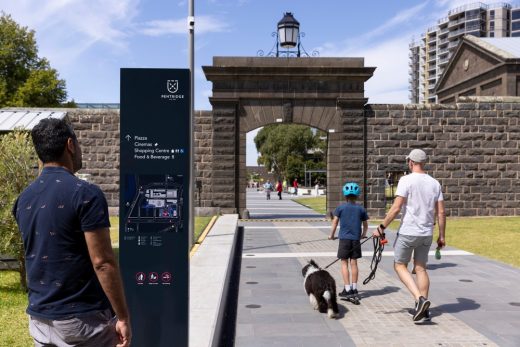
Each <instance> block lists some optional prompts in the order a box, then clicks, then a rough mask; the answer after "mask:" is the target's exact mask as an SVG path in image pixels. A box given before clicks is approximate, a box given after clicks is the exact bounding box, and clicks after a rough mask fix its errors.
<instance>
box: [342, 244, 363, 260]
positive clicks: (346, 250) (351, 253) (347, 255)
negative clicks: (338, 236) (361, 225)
mask: <svg viewBox="0 0 520 347" xmlns="http://www.w3.org/2000/svg"><path fill="white" fill-rule="evenodd" d="M338 258H339V259H359V258H361V242H360V241H359V240H339V246H338Z"/></svg>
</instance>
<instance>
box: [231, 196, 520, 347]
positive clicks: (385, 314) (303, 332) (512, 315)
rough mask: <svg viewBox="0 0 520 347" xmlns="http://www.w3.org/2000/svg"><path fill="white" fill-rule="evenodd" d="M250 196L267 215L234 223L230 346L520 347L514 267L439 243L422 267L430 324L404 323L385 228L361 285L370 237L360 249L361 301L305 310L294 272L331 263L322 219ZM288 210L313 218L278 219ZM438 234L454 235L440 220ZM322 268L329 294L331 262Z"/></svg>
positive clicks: (403, 301)
mask: <svg viewBox="0 0 520 347" xmlns="http://www.w3.org/2000/svg"><path fill="white" fill-rule="evenodd" d="M258 196H260V195H259V193H258V192H256V191H253V192H248V209H249V210H250V213H251V217H253V218H254V216H258V215H260V213H263V214H262V216H268V218H269V219H270V220H267V221H266V220H262V221H260V220H256V221H245V222H242V223H241V224H242V225H243V226H244V227H245V234H244V245H243V256H242V265H241V274H240V288H239V298H238V310H237V311H238V316H237V326H236V339H235V345H236V346H244V347H245V346H247V347H252V346H327V347H329V346H520V330H519V329H518V327H520V290H519V289H518V284H519V283H520V269H517V268H513V267H510V266H507V265H504V264H501V263H498V262H495V261H491V260H489V259H485V258H482V257H479V256H475V255H472V254H470V253H467V252H464V251H460V250H457V249H454V248H449V247H448V248H447V249H445V250H443V252H442V259H441V260H435V258H434V257H433V256H431V257H430V263H429V265H428V269H429V274H430V279H431V293H430V299H431V301H432V307H431V314H432V321H431V322H429V323H422V324H414V323H413V322H412V318H411V316H410V315H409V314H408V312H407V311H408V309H409V308H411V307H412V305H413V300H412V298H411V296H410V294H409V293H408V291H407V289H406V288H405V287H404V286H403V285H402V284H401V282H400V281H399V280H398V278H397V276H396V275H395V273H394V271H393V269H392V263H393V258H392V254H393V253H392V242H393V239H394V236H395V232H392V231H390V232H388V233H387V236H388V238H389V241H390V242H389V244H388V245H387V246H386V247H385V253H384V256H383V260H382V262H381V264H380V266H379V268H378V271H377V274H376V277H375V279H374V280H372V281H371V282H369V283H368V284H367V285H363V284H362V283H361V282H362V281H363V279H365V277H366V276H367V275H368V273H369V272H370V262H371V258H372V253H373V252H372V251H373V247H372V243H371V241H368V242H366V243H365V244H364V245H363V258H362V259H360V260H359V267H360V281H359V282H360V288H359V289H360V294H361V296H362V301H361V305H359V306H355V305H353V304H351V303H349V302H346V301H343V300H339V305H340V318H339V319H335V320H331V319H328V318H327V317H326V315H325V314H320V313H318V312H317V311H314V310H313V309H312V307H311V305H310V303H309V300H308V297H307V296H306V294H305V292H304V289H303V277H302V275H301V268H302V266H303V265H304V264H305V263H306V262H307V261H308V260H309V259H311V258H313V259H314V260H315V261H317V262H318V264H319V265H321V266H322V267H325V266H326V265H327V264H329V263H331V262H332V261H334V260H335V259H336V256H335V254H336V250H337V245H338V241H329V240H327V235H328V233H329V228H330V222H328V221H325V220H322V221H320V220H318V219H316V217H317V215H316V214H314V213H312V212H309V211H307V212H304V211H303V210H300V209H301V208H300V205H298V204H296V203H294V202H290V201H289V200H286V199H284V200H282V201H281V202H283V207H282V206H277V205H276V203H281V202H280V201H278V200H277V201H274V200H271V204H272V205H270V208H271V209H269V210H265V208H266V207H265V205H263V204H260V202H262V201H263V200H261V199H258ZM284 198H285V197H284ZM258 206H261V207H258ZM257 208H258V210H257ZM296 208H298V210H297V211H298V213H297V214H296V213H295V214H296V215H298V216H299V217H300V216H301V215H305V214H306V213H308V214H309V215H311V216H312V217H313V218H314V219H312V220H309V221H301V220H299V221H287V220H286V221H281V220H282V217H283V216H287V215H289V214H290V213H289V212H288V211H296ZM293 209H294V210H293ZM259 211H262V212H259ZM256 212H258V214H256ZM262 218H263V217H262ZM448 223H449V222H448ZM448 232H455V231H453V230H450V229H449V224H448ZM328 270H329V271H330V273H331V274H332V275H333V277H334V278H335V279H336V284H337V286H338V292H339V290H340V287H341V285H342V280H341V275H340V265H339V262H337V263H335V264H334V265H332V266H331V267H330V268H329V269H328Z"/></svg>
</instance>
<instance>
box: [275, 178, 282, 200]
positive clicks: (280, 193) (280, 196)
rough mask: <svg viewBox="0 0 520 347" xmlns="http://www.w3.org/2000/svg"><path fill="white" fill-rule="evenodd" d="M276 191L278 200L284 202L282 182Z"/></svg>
mask: <svg viewBox="0 0 520 347" xmlns="http://www.w3.org/2000/svg"><path fill="white" fill-rule="evenodd" d="M276 191H277V192H278V199H279V200H282V191H283V186H282V181H278V183H277V184H276Z"/></svg>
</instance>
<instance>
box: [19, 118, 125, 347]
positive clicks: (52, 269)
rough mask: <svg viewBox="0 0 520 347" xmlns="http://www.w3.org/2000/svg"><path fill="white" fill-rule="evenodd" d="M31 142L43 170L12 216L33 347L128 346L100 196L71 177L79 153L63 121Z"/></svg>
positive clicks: (37, 131) (40, 127) (51, 123)
mask: <svg viewBox="0 0 520 347" xmlns="http://www.w3.org/2000/svg"><path fill="white" fill-rule="evenodd" d="M31 136H32V140H33V144H34V147H35V149H36V153H37V154H38V157H39V158H40V160H41V161H42V162H43V170H42V172H41V174H40V175H39V176H38V177H37V178H36V180H35V181H34V182H32V183H31V184H30V185H29V186H28V187H27V188H26V189H25V190H24V191H23V192H22V193H21V194H20V196H19V197H18V199H17V200H16V202H15V204H14V207H13V213H14V215H15V218H16V221H17V223H18V227H19V229H20V232H21V234H22V239H23V243H24V248H25V261H26V268H27V279H28V289H29V306H28V307H27V314H28V315H29V330H30V333H31V336H32V337H33V339H34V343H35V346H46V347H49V346H57V347H61V346H79V345H81V346H96V347H103V346H111V347H112V346H116V345H117V346H119V347H127V346H129V345H130V340H131V328H130V317H129V313H128V308H127V305H126V300H125V296H124V292H123V285H122V281H121V276H120V273H119V269H118V266H117V263H116V259H115V256H114V253H113V251H112V247H111V242H110V233H109V227H110V222H109V216H108V206H107V201H106V199H105V196H104V195H103V193H102V191H101V190H100V189H99V187H97V186H95V185H93V184H89V183H87V182H85V181H82V180H80V179H78V178H77V177H76V176H74V173H75V172H77V171H78V170H79V169H81V166H82V156H81V148H80V146H79V143H78V140H77V138H76V135H75V134H74V131H73V130H72V128H71V126H70V125H69V124H68V123H67V122H66V121H65V120H59V119H53V118H48V119H43V120H42V121H40V122H39V123H38V124H37V125H36V126H35V127H34V128H33V130H32V132H31ZM114 313H115V316H114Z"/></svg>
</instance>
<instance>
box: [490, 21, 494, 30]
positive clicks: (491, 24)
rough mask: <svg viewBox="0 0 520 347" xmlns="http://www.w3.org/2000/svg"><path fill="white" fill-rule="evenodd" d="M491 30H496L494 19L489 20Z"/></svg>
mask: <svg viewBox="0 0 520 347" xmlns="http://www.w3.org/2000/svg"><path fill="white" fill-rule="evenodd" d="M489 30H495V22H494V21H491V22H489Z"/></svg>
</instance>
